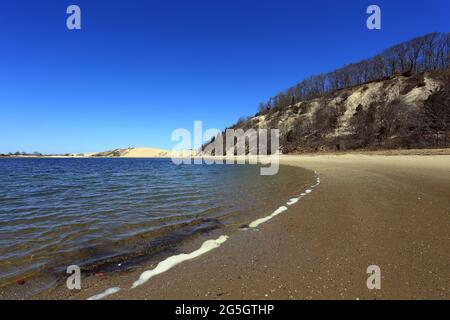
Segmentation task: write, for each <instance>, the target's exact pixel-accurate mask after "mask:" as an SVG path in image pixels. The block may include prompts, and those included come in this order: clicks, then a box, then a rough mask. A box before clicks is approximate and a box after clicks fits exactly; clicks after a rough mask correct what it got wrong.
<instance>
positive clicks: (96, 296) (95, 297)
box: [88, 287, 120, 300]
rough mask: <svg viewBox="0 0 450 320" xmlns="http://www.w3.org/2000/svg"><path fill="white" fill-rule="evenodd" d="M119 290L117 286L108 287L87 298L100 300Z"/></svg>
mask: <svg viewBox="0 0 450 320" xmlns="http://www.w3.org/2000/svg"><path fill="white" fill-rule="evenodd" d="M119 291H120V288H119V287H114V288H109V289H106V290H105V291H103V292H102V293H99V294H96V295H95V296H92V297H90V298H88V300H100V299H103V298H104V297H106V296H109V295H112V294H114V293H117V292H119Z"/></svg>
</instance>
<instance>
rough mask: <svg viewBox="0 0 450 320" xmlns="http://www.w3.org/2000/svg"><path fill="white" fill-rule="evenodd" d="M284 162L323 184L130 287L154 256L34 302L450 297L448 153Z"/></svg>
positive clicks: (193, 244)
mask: <svg viewBox="0 0 450 320" xmlns="http://www.w3.org/2000/svg"><path fill="white" fill-rule="evenodd" d="M281 163H282V164H284V165H292V166H301V167H303V168H306V169H309V170H316V171H317V172H318V175H319V176H320V181H321V183H320V185H319V186H317V188H315V189H314V191H313V192H312V193H311V194H308V195H307V196H305V197H303V198H301V199H300V201H299V202H298V203H296V204H295V205H292V206H290V207H289V210H287V211H286V212H283V213H282V214H280V215H278V216H276V217H274V218H273V219H271V220H270V221H268V222H267V223H264V224H262V225H260V226H259V227H258V228H255V229H248V230H245V231H244V230H239V229H236V230H234V231H227V232H229V233H228V234H227V235H228V236H229V239H228V240H227V241H226V242H225V243H223V244H221V245H220V246H219V247H217V248H215V249H214V250H211V251H210V252H207V253H205V254H204V255H201V256H199V257H196V258H194V259H192V260H189V261H185V262H183V263H181V264H179V265H177V266H175V267H173V268H172V269H170V270H168V271H167V272H164V273H162V274H160V275H157V276H155V277H154V278H152V279H150V281H148V282H146V283H144V284H143V285H141V286H139V287H137V288H134V289H131V285H132V284H133V282H134V281H136V279H138V278H139V275H140V274H141V273H142V271H144V270H151V269H153V268H155V266H156V264H157V261H155V264H151V265H145V266H141V267H138V268H136V269H134V270H133V271H128V272H117V273H112V274H106V275H102V276H100V277H94V276H92V277H88V278H86V279H83V288H82V290H80V291H68V290H67V289H65V288H59V289H55V290H54V291H51V292H47V293H46V294H44V295H43V296H40V297H37V298H50V299H55V298H64V299H86V298H89V297H91V296H93V295H95V294H98V293H101V292H103V291H104V290H105V289H107V288H111V287H120V288H121V291H119V292H117V293H115V294H113V295H110V296H108V297H106V298H107V299H449V298H450V284H449V279H450V268H449V266H450V254H449V251H448V248H449V247H450V224H449V216H450V156H449V155H434V156H424V155H420V156H419V155H393V156H386V155H360V154H348V155H319V156H297V155H292V156H289V155H287V156H282V157H281ZM280 201H281V200H280ZM281 204H282V203H280V205H281ZM267 214H268V213H262V214H261V217H263V216H266V215H267ZM221 234H222V233H221V232H220V231H217V232H216V231H214V232H212V233H210V234H207V235H205V238H203V239H201V238H199V239H198V240H196V241H193V242H190V243H188V244H185V245H184V246H183V247H182V248H180V250H181V252H186V253H189V252H193V251H195V250H197V249H198V248H199V247H200V245H201V244H202V242H203V241H205V240H207V239H217V238H219V236H220V235H221ZM161 259H162V258H161ZM156 260H157V259H156ZM369 265H378V266H379V267H380V269H381V275H382V280H381V290H369V289H368V288H367V286H366V280H367V277H368V274H366V269H367V267H368V266H369Z"/></svg>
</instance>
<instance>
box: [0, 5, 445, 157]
mask: <svg viewBox="0 0 450 320" xmlns="http://www.w3.org/2000/svg"><path fill="white" fill-rule="evenodd" d="M70 4H77V5H79V6H80V7H81V11H82V30H81V31H69V30H67V28H66V17H67V14H66V8H67V6H68V5H70ZM370 4H377V5H379V6H380V7H381V9H382V30H381V31H369V30H368V29H367V28H366V18H367V15H366V13H365V11H366V8H367V6H368V5H370ZM449 12H450V1H448V0H427V1H411V0H410V1H406V0H402V1H400V0H395V1H392V0H389V1H380V0H375V1H356V0H355V1H350V0H346V1H336V0H330V1H321V0H316V1H308V2H306V1H301V0H296V1H283V0H277V1H275V0H274V1H264V0H255V1H246V0H206V1H203V0H201V1H197V0H192V1H189V0H176V1H174V0H170V1H168V0H159V1H152V0H140V1H138V0H127V1H119V0H118V1H110V0H109V1H99V0H71V1H65V0H52V1H50V0H29V1H22V0H3V1H1V3H0V30H1V31H0V115H1V128H0V152H9V151H17V150H19V151H28V152H33V151H40V152H46V153H65V152H90V151H99V150H107V149H112V148H119V147H128V146H152V147H160V148H167V149H170V148H172V146H173V145H174V144H175V143H173V142H171V141H170V134H171V132H172V130H174V129H176V128H188V129H191V130H192V126H193V121H194V120H202V121H203V123H204V126H205V127H206V128H211V127H214V128H219V129H223V128H224V127H225V126H227V125H230V124H232V123H234V122H235V121H236V119H237V118H238V117H240V116H245V115H250V114H254V113H255V111H256V108H257V105H258V103H259V102H260V101H265V100H266V99H267V98H269V97H270V96H272V95H274V94H276V93H278V92H279V91H281V90H283V89H286V88H287V87H289V86H291V85H293V84H295V83H297V82H299V81H300V80H301V79H302V78H304V77H305V76H308V75H311V74H316V73H319V72H324V71H329V70H332V69H334V68H336V67H339V66H341V65H343V64H346V63H350V62H354V61H357V60H360V59H362V58H366V57H369V56H371V55H373V54H376V53H378V52H379V51H381V50H382V49H384V48H385V47H388V46H390V45H393V44H395V43H397V42H400V41H404V40H408V39H410V38H412V37H415V36H420V35H423V34H425V33H429V32H433V31H438V32H444V31H446V32H448V31H450V22H449V20H450V19H449Z"/></svg>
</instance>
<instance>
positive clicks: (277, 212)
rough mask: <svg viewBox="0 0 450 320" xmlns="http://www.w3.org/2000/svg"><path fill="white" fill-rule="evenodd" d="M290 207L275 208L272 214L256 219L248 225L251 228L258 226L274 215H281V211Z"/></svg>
mask: <svg viewBox="0 0 450 320" xmlns="http://www.w3.org/2000/svg"><path fill="white" fill-rule="evenodd" d="M287 209H288V208H287V207H285V206H282V207H279V208H278V209H277V210H275V211H274V212H273V213H272V214H271V215H269V216H267V217H264V218H261V219H257V220H255V221H253V222H252V223H250V224H249V225H248V226H249V227H250V228H256V227H257V226H259V225H260V224H261V223H264V222H267V221H269V220H270V219H272V218H273V217H275V216H277V215H279V214H280V213H282V212H284V211H286V210H287Z"/></svg>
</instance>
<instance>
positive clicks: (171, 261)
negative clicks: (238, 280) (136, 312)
mask: <svg viewBox="0 0 450 320" xmlns="http://www.w3.org/2000/svg"><path fill="white" fill-rule="evenodd" d="M227 240H228V236H220V237H219V238H218V239H216V240H207V241H205V242H203V244H202V246H201V247H200V248H199V249H197V250H195V251H193V252H191V253H182V254H179V255H176V256H171V257H169V258H167V259H166V260H163V261H161V262H160V263H158V265H157V266H156V268H154V269H152V270H147V271H145V272H143V273H142V274H141V276H140V277H139V279H138V280H136V281H135V282H134V283H133V286H132V287H131V288H136V287H137V286H140V285H141V284H144V283H145V282H147V281H148V280H150V279H151V278H153V277H154V276H156V275H158V274H161V273H163V272H166V271H167V270H170V269H172V268H173V267H175V266H176V265H177V264H180V263H181V262H183V261H186V260H191V259H194V258H196V257H198V256H201V255H202V254H205V253H207V252H209V251H211V250H213V249H215V248H218V247H220V245H221V244H222V243H224V242H225V241H227Z"/></svg>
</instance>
